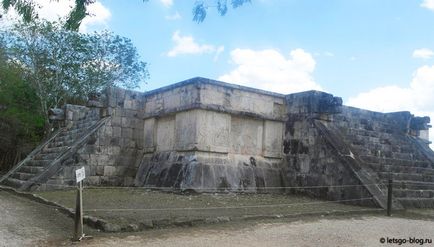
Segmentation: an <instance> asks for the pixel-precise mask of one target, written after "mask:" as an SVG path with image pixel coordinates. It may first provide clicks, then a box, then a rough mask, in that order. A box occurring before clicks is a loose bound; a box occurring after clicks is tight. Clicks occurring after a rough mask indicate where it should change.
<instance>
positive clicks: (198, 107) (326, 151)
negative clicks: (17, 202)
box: [0, 78, 434, 207]
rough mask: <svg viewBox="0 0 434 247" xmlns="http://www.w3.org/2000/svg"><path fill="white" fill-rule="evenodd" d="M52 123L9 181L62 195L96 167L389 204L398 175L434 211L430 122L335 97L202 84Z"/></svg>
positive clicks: (161, 182) (157, 182)
mask: <svg viewBox="0 0 434 247" xmlns="http://www.w3.org/2000/svg"><path fill="white" fill-rule="evenodd" d="M52 119H53V121H55V122H56V123H57V124H58V125H60V126H62V127H61V128H60V129H59V130H58V131H57V132H55V133H53V135H52V137H51V138H49V139H48V140H46V141H45V142H44V143H42V144H41V145H40V146H39V147H38V148H37V149H35V150H34V151H33V152H32V153H31V154H30V155H29V156H28V157H27V158H26V159H25V160H23V161H22V162H21V163H20V164H18V165H17V166H15V167H14V168H13V169H12V170H11V171H10V172H9V173H8V174H6V176H4V177H2V178H1V179H0V183H2V184H6V185H9V186H12V187H15V188H19V189H22V190H35V189H39V190H44V189H55V188H62V186H65V185H75V177H74V171H75V169H77V168H79V167H83V166H84V167H85V169H86V174H87V179H86V181H85V183H86V184H88V185H95V186H138V187H150V188H158V189H162V190H169V191H172V190H177V191H179V190H181V191H186V190H187V191H188V190H192V191H196V192H251V193H259V192H260V193H299V192H300V193H307V194H310V195H312V196H315V197H319V198H324V199H332V200H338V199H339V200H340V199H344V200H345V199H349V200H351V199H353V198H354V199H356V198H364V197H373V198H374V199H373V200H367V201H356V202H354V203H357V204H364V205H376V206H381V207H384V206H385V202H386V186H385V185H384V184H385V181H386V180H387V179H389V178H393V179H394V180H395V181H396V183H397V184H398V185H399V186H396V188H395V189H394V198H395V199H394V203H395V206H396V207H402V206H404V207H434V184H433V182H434V152H433V151H432V150H431V149H430V148H429V146H428V145H429V141H428V130H429V128H430V127H431V126H430V125H429V121H430V119H429V118H427V117H415V116H413V115H412V114H411V113H409V112H396V113H379V112H372V111H367V110H362V109H358V108H353V107H348V106H344V105H342V99H341V98H339V97H334V96H333V95H331V94H327V93H324V92H318V91H307V92H302V93H295V94H289V95H282V94H277V93H272V92H267V91H263V90H258V89H254V88H248V87H243V86H239V85H234V84H228V83H223V82H219V81H214V80H210V79H206V78H193V79H190V80H186V81H183V82H179V83H176V84H173V85H170V86H167V87H163V88H160V89H157V90H153V91H149V92H145V93H141V92H134V91H128V90H123V89H119V88H111V89H108V90H106V91H105V92H104V93H103V94H102V95H101V97H99V98H97V99H92V100H90V101H89V103H88V106H74V105H66V106H65V107H64V108H63V109H57V110H53V111H52ZM421 183H426V184H423V186H422V185H421ZM429 183H431V185H430V184H429ZM336 185H359V186H348V187H345V186H344V187H336ZM312 186H324V187H323V188H321V189H312ZM288 187H296V188H288Z"/></svg>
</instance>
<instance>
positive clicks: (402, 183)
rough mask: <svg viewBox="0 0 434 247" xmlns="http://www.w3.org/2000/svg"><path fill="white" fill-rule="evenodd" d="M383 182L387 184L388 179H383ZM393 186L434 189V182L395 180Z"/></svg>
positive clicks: (395, 187) (410, 188)
mask: <svg viewBox="0 0 434 247" xmlns="http://www.w3.org/2000/svg"><path fill="white" fill-rule="evenodd" d="M382 182H383V184H385V185H387V183H388V181H387V180H386V179H383V180H382ZM393 188H394V189H409V190H434V183H431V182H419V181H411V180H393Z"/></svg>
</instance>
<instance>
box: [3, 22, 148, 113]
mask: <svg viewBox="0 0 434 247" xmlns="http://www.w3.org/2000/svg"><path fill="white" fill-rule="evenodd" d="M0 38H3V39H4V40H6V41H7V42H5V43H6V44H7V45H6V50H7V55H8V57H9V60H11V61H13V62H14V63H15V65H16V66H17V67H20V68H22V74H23V76H24V78H25V80H26V81H28V82H30V84H31V86H32V88H33V89H34V90H35V92H36V95H37V96H38V98H39V100H40V109H41V111H42V112H43V113H46V112H48V109H49V108H52V107H58V106H60V105H62V104H64V103H67V102H68V101H70V100H71V99H73V100H74V101H77V100H78V101H80V99H81V100H85V99H86V98H87V96H88V95H89V94H93V93H96V92H99V91H101V90H102V89H103V88H105V87H107V86H114V85H116V86H122V87H125V88H136V87H137V86H138V84H139V83H140V82H144V81H145V80H146V79H147V78H148V77H149V74H148V71H147V64H146V63H144V62H142V61H140V59H139V55H138V53H137V50H136V48H135V47H134V45H133V44H132V42H131V40H130V39H128V38H125V37H121V36H118V35H114V34H113V33H111V32H107V31H104V32H100V33H96V32H95V33H92V34H82V33H78V32H73V31H68V30H65V29H63V27H62V24H60V23H54V22H47V21H38V22H31V23H28V24H19V25H17V26H15V28H14V29H12V30H10V31H4V32H0Z"/></svg>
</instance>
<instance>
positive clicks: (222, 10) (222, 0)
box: [193, 0, 251, 23]
mask: <svg viewBox="0 0 434 247" xmlns="http://www.w3.org/2000/svg"><path fill="white" fill-rule="evenodd" d="M214 2H215V5H207V4H206V3H205V1H203V0H198V1H196V3H195V4H194V7H193V21H195V22H197V23H201V22H203V21H204V20H205V18H206V15H207V10H208V8H210V7H216V8H217V12H218V13H219V14H220V15H221V16H224V15H226V13H227V12H228V1H227V0H215V1H214ZM245 3H251V0H231V1H230V4H231V6H232V8H234V9H235V8H238V7H240V6H242V5H243V4H245Z"/></svg>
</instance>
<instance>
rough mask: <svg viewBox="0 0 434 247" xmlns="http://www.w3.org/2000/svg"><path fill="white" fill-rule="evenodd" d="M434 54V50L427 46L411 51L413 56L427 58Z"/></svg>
mask: <svg viewBox="0 0 434 247" xmlns="http://www.w3.org/2000/svg"><path fill="white" fill-rule="evenodd" d="M432 56H434V52H433V51H432V50H430V49H427V48H421V49H416V50H414V51H413V57H414V58H423V59H429V58H431V57H432Z"/></svg>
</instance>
